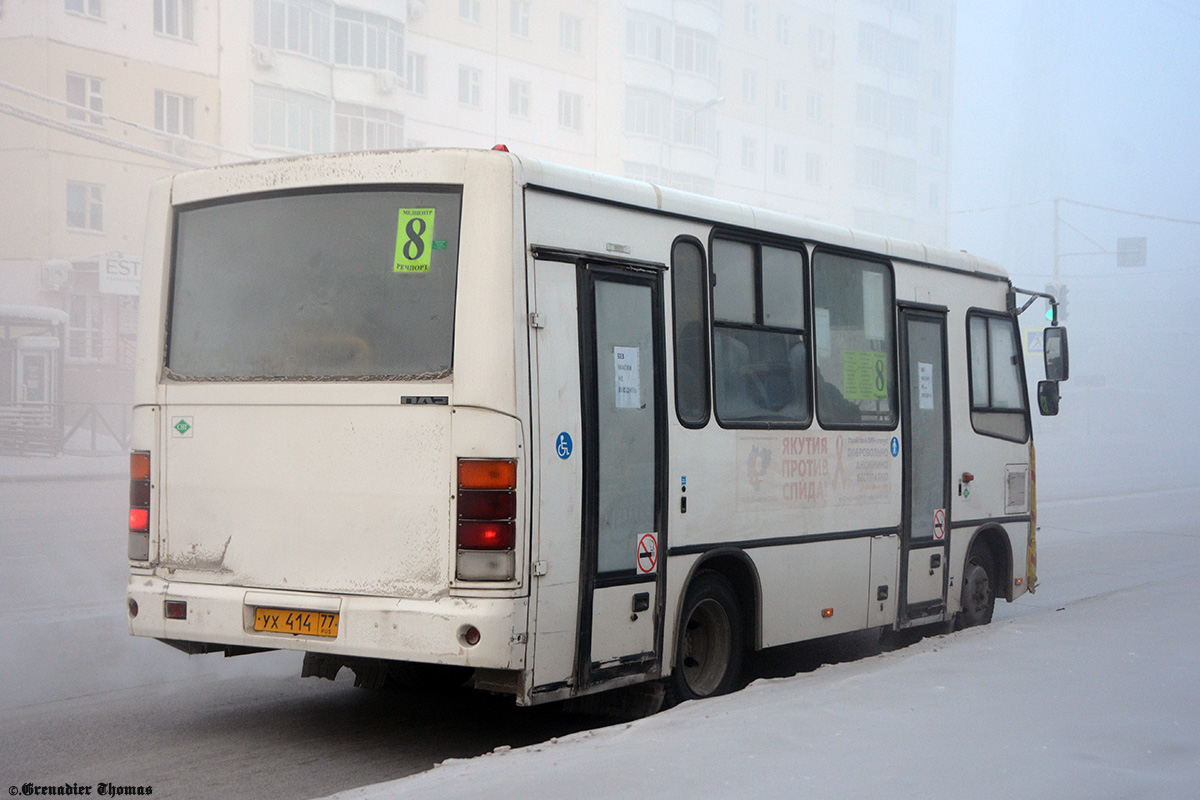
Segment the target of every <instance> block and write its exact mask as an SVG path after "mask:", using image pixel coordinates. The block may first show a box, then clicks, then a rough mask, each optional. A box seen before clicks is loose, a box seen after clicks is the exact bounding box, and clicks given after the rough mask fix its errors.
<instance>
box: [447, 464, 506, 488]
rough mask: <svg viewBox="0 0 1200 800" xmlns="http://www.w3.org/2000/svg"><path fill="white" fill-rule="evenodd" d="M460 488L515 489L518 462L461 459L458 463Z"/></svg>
mask: <svg viewBox="0 0 1200 800" xmlns="http://www.w3.org/2000/svg"><path fill="white" fill-rule="evenodd" d="M458 488H460V489H515V488H517V462H516V461H512V460H504V461H496V460H488V461H484V460H474V459H470V460H468V459H460V460H459V462H458Z"/></svg>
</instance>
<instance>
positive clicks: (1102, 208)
mask: <svg viewBox="0 0 1200 800" xmlns="http://www.w3.org/2000/svg"><path fill="white" fill-rule="evenodd" d="M1060 199H1061V200H1062V202H1064V203H1070V204H1071V205H1073V206H1082V207H1083V208H1094V209H1096V210H1097V211H1109V212H1112V213H1113V214H1125V215H1127V216H1130V217H1141V218H1142V219H1153V220H1157V221H1159V222H1175V223H1178V224H1180V225H1200V220H1197V219H1180V218H1179V217H1164V216H1160V215H1158V214H1143V213H1142V212H1141V211H1126V210H1125V209H1123V208H1110V207H1108V206H1098V205H1096V204H1095V203H1084V202H1081V201H1079V200H1068V199H1067V198H1065V197H1063V198H1060Z"/></svg>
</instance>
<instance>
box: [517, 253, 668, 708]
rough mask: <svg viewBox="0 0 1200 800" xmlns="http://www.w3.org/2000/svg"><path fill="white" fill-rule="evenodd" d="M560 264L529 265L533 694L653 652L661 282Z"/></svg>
mask: <svg viewBox="0 0 1200 800" xmlns="http://www.w3.org/2000/svg"><path fill="white" fill-rule="evenodd" d="M559 258H561V259H563V260H557V259H559ZM567 258H568V257H567V256H566V255H561V254H560V255H556V256H555V259H556V260H553V261H551V260H537V261H535V286H536V288H535V293H534V294H535V301H536V309H537V310H536V312H535V313H536V322H535V329H534V337H533V338H534V342H535V350H534V352H535V359H536V378H535V383H536V387H537V400H536V405H535V409H536V415H537V421H536V425H535V429H534V430H535V436H536V441H537V453H536V454H535V458H536V464H537V466H538V470H539V472H540V481H539V490H538V491H539V497H538V498H537V499H536V503H535V505H536V507H537V526H538V527H537V533H536V540H535V552H536V556H535V559H536V561H537V563H536V564H535V570H534V572H535V574H536V573H539V572H544V574H542V575H541V576H540V577H538V578H537V579H536V580H537V581H538V584H537V587H536V600H535V613H536V615H537V618H536V623H535V625H536V628H535V631H536V633H535V637H536V641H535V645H534V686H535V691H536V690H538V689H541V690H542V691H547V690H551V689H552V688H560V687H563V686H564V685H565V684H571V685H573V686H574V687H575V688H576V689H582V688H586V687H588V686H590V685H593V684H599V683H602V682H605V681H608V680H610V679H614V678H620V677H623V676H627V675H634V674H649V673H654V672H655V671H656V670H657V669H658V666H659V660H660V655H661V652H662V612H661V599H662V576H663V570H662V569H661V566H660V561H659V557H660V554H661V553H662V552H665V541H664V540H663V533H664V530H663V524H662V519H663V490H662V486H663V468H664V463H665V460H664V459H665V455H666V454H665V449H666V442H665V424H664V420H663V413H664V412H663V408H664V402H663V395H664V392H665V385H664V380H663V375H662V348H663V344H662V311H661V309H662V302H661V291H662V289H661V287H662V281H661V275H660V273H657V272H655V271H651V270H640V269H630V268H626V267H623V266H622V265H616V264H599V263H595V262H589V261H587V260H584V259H583V258H580V259H578V260H576V259H573V258H572V259H570V263H567ZM538 326H541V327H538Z"/></svg>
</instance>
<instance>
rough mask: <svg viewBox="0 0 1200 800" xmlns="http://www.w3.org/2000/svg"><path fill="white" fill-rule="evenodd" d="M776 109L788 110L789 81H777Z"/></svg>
mask: <svg viewBox="0 0 1200 800" xmlns="http://www.w3.org/2000/svg"><path fill="white" fill-rule="evenodd" d="M775 110H776V111H787V81H775Z"/></svg>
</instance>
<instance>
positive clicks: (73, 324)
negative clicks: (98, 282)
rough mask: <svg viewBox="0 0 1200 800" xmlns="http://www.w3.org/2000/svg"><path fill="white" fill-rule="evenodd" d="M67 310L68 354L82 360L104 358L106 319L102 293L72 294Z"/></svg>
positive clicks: (101, 359)
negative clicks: (103, 312)
mask: <svg viewBox="0 0 1200 800" xmlns="http://www.w3.org/2000/svg"><path fill="white" fill-rule="evenodd" d="M70 302H71V305H70V310H69V311H68V312H67V313H68V316H69V320H68V323H67V355H68V356H69V357H70V358H73V359H78V360H80V361H103V360H104V320H103V318H102V317H101V314H100V310H101V305H100V295H98V294H73V295H71V301H70Z"/></svg>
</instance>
